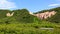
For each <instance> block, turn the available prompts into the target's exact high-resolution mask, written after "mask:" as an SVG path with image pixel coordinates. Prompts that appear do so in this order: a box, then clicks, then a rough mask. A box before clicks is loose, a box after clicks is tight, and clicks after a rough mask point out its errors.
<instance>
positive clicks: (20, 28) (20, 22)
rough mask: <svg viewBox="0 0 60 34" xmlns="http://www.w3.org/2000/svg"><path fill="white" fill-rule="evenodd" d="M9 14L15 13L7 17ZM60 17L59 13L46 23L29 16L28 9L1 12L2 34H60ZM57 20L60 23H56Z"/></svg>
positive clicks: (0, 30) (0, 25) (0, 29)
mask: <svg viewBox="0 0 60 34" xmlns="http://www.w3.org/2000/svg"><path fill="white" fill-rule="evenodd" d="M54 10H55V9H54ZM8 12H9V13H12V12H14V15H13V16H11V17H7V16H6V14H7V13H8ZM42 12H43V11H42ZM58 16H59V17H60V13H59V11H58V13H57V14H56V15H55V16H53V17H52V18H53V19H52V18H49V20H47V21H44V20H40V19H39V18H37V17H36V16H33V15H31V14H29V11H28V10H27V9H18V10H12V11H10V10H0V34H60V21H58V20H60V19H59V17H58ZM56 19H57V20H56ZM55 20H56V21H58V23H54V22H56V21H55ZM49 21H54V22H49ZM41 28H53V29H41Z"/></svg>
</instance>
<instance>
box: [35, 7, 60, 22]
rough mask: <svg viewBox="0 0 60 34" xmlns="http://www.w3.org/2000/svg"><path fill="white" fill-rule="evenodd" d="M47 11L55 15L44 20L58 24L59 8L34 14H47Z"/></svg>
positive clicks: (59, 18) (59, 19)
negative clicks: (53, 12)
mask: <svg viewBox="0 0 60 34" xmlns="http://www.w3.org/2000/svg"><path fill="white" fill-rule="evenodd" d="M47 11H49V12H51V11H55V12H57V13H56V14H55V15H54V16H52V17H51V18H48V19H46V21H50V22H54V23H60V7H56V8H52V9H49V10H42V11H39V12H36V13H35V14H37V13H43V12H47Z"/></svg>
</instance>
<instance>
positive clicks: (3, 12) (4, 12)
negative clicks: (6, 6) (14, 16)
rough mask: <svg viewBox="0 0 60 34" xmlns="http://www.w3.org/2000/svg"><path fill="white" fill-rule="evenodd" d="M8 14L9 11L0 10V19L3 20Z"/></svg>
mask: <svg viewBox="0 0 60 34" xmlns="http://www.w3.org/2000/svg"><path fill="white" fill-rule="evenodd" d="M8 12H10V10H0V19H1V18H5V17H6V14H7V13H8Z"/></svg>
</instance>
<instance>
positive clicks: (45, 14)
mask: <svg viewBox="0 0 60 34" xmlns="http://www.w3.org/2000/svg"><path fill="white" fill-rule="evenodd" d="M55 14H56V12H55V11H51V12H48V11H47V12H44V13H39V14H34V16H37V17H38V18H40V19H47V18H50V17H52V16H53V15H55Z"/></svg>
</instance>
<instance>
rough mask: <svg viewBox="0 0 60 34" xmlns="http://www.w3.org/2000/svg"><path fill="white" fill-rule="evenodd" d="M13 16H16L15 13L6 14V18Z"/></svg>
mask: <svg viewBox="0 0 60 34" xmlns="http://www.w3.org/2000/svg"><path fill="white" fill-rule="evenodd" d="M13 14H14V12H12V13H11V14H10V13H9V12H8V13H7V14H6V16H7V17H11V16H13Z"/></svg>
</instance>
